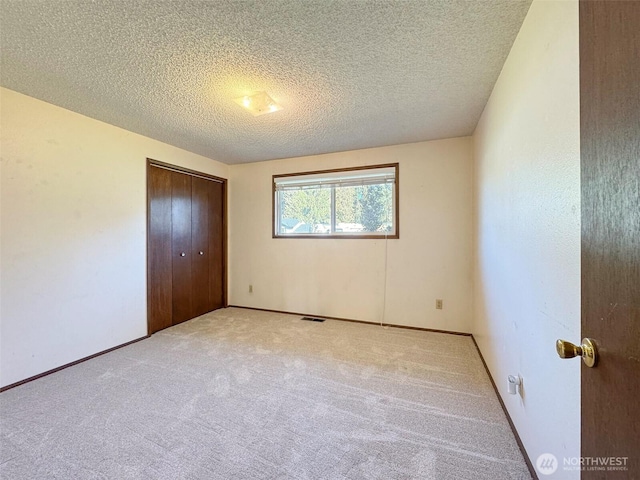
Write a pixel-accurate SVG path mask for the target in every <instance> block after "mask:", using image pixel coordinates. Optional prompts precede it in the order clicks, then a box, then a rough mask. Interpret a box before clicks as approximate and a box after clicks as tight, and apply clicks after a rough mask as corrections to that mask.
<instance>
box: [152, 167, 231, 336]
mask: <svg viewBox="0 0 640 480" xmlns="http://www.w3.org/2000/svg"><path fill="white" fill-rule="evenodd" d="M226 204H227V181H226V180H225V179H223V178H218V177H214V176H212V175H207V174H204V173H199V172H195V171H192V170H187V169H184V168H180V167H176V166H173V165H169V164H166V163H163V162H158V161H156V160H152V159H147V326H148V333H149V334H152V333H155V332H157V331H159V330H162V329H164V328H167V327H170V326H172V325H177V324H178V323H181V322H184V321H186V320H189V319H191V318H195V317H197V316H199V315H202V314H204V313H207V312H210V311H212V310H216V309H218V308H222V307H225V306H226V303H227V298H226V291H227V288H226V278H227V272H226V265H227V249H226V242H227V222H226Z"/></svg>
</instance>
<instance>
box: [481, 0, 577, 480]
mask: <svg viewBox="0 0 640 480" xmlns="http://www.w3.org/2000/svg"><path fill="white" fill-rule="evenodd" d="M578 72H579V69H578V4H577V1H564V2H547V1H539V0H535V1H534V2H533V4H532V6H531V9H530V10H529V13H528V15H527V17H526V19H525V21H524V24H523V26H522V29H521V31H520V33H519V35H518V37H517V39H516V41H515V43H514V45H513V48H512V50H511V53H510V55H509V57H508V59H507V61H506V63H505V65H504V68H503V70H502V73H501V75H500V77H499V79H498V82H497V83H496V85H495V88H494V91H493V93H492V95H491V98H490V99H489V102H488V104H487V106H486V108H485V111H484V113H483V115H482V118H481V120H480V123H479V124H478V127H477V129H476V132H475V134H474V145H475V152H474V156H475V165H476V167H475V181H474V187H475V199H474V206H475V237H476V240H475V243H476V249H475V282H474V283H475V325H474V328H473V332H474V335H475V337H476V339H477V342H478V344H479V346H480V349H481V351H482V354H483V355H484V358H485V359H486V361H487V364H488V366H489V369H490V370H491V373H492V375H493V377H494V379H495V380H496V383H497V385H498V387H499V390H500V394H501V395H502V398H503V399H504V401H505V404H506V407H507V409H508V410H509V413H510V415H511V417H512V419H513V421H514V423H515V425H516V428H517V430H518V432H519V434H520V437H521V438H522V441H523V443H524V445H525V447H526V449H527V452H528V453H529V456H530V458H531V459H532V461H533V462H534V464H535V462H536V459H537V458H538V456H539V455H540V454H542V453H552V454H554V455H555V456H556V457H557V458H558V460H559V462H560V469H561V470H560V471H559V472H558V473H556V474H555V476H557V477H558V478H566V479H569V478H579V472H566V471H562V462H563V457H579V456H580V434H579V432H580V362H578V361H572V362H569V361H561V360H560V359H558V357H557V356H556V353H555V348H554V345H555V340H556V339H557V338H565V339H568V340H570V341H578V340H580V338H581V337H580V152H579V148H580V112H579V73H578ZM509 374H513V375H517V374H520V375H521V376H522V377H523V379H524V394H523V395H522V396H512V395H508V394H507V391H506V385H507V376H508V375H509Z"/></svg>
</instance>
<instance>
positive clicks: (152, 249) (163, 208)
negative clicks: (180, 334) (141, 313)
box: [147, 166, 172, 334]
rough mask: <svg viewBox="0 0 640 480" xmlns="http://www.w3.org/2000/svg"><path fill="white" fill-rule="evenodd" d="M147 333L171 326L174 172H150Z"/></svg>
mask: <svg viewBox="0 0 640 480" xmlns="http://www.w3.org/2000/svg"><path fill="white" fill-rule="evenodd" d="M147 192H148V199H147V200H148V202H149V205H148V208H149V213H148V215H149V225H148V232H149V233H148V248H147V252H148V254H147V262H148V270H147V272H148V276H147V283H148V286H147V302H148V333H149V334H152V333H154V332H157V331H158V330H162V329H163V328H167V327H170V326H171V324H172V323H171V317H172V306H171V289H172V285H171V172H169V171H168V170H165V169H163V168H158V167H154V166H149V172H148V186H147Z"/></svg>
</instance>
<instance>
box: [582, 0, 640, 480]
mask: <svg viewBox="0 0 640 480" xmlns="http://www.w3.org/2000/svg"><path fill="white" fill-rule="evenodd" d="M580 108H581V115H580V117H581V124H580V131H581V134H580V135H581V141H580V148H581V182H582V183H581V189H582V335H583V337H589V338H592V339H594V340H595V341H596V342H597V345H598V347H599V353H600V360H599V363H598V365H597V366H596V367H595V368H587V367H586V366H585V365H584V364H583V365H582V378H581V385H582V387H581V396H582V411H581V415H582V456H583V457H588V458H611V457H613V458H616V459H618V460H616V463H617V464H619V463H623V462H626V465H616V466H618V467H620V468H622V469H621V470H611V469H608V468H602V469H585V470H584V471H583V472H582V478H583V479H588V480H591V479H615V478H620V479H623V478H624V479H633V478H640V453H639V452H640V447H639V445H640V407H639V406H638V398H639V397H640V2H637V1H636V2H634V1H629V2H624V1H622V2H616V1H593V0H589V1H581V2H580ZM586 461H587V462H590V461H591V460H588V459H587V460H586ZM624 468H626V470H624Z"/></svg>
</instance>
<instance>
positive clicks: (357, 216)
mask: <svg viewBox="0 0 640 480" xmlns="http://www.w3.org/2000/svg"><path fill="white" fill-rule="evenodd" d="M393 230H394V229H393V185H391V184H388V183H387V184H382V185H365V186H358V187H336V233H353V234H358V233H371V232H374V233H380V234H384V233H385V232H387V233H390V234H392V233H393Z"/></svg>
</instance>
